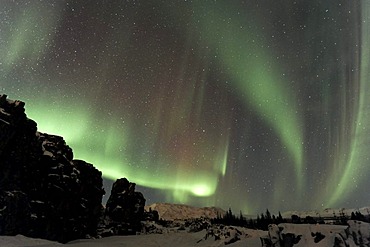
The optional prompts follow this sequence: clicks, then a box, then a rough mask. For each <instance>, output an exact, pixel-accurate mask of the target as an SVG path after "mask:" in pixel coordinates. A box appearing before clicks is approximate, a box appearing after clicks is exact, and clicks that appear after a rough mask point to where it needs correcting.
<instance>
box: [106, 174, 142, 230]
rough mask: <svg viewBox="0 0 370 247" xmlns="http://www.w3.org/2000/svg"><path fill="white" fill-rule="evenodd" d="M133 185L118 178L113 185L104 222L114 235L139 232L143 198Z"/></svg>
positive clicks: (124, 179)
mask: <svg viewBox="0 0 370 247" xmlns="http://www.w3.org/2000/svg"><path fill="white" fill-rule="evenodd" d="M135 185H136V184H135V183H130V182H129V181H128V180H127V179H126V178H120V179H118V180H117V181H116V182H115V183H114V184H113V187H112V191H111V195H110V197H109V199H108V201H107V205H106V210H105V217H106V219H105V220H106V222H107V227H108V228H111V229H112V232H113V233H114V234H117V235H127V234H135V233H136V232H140V231H141V220H143V219H144V206H145V198H144V196H143V194H142V193H140V192H137V191H135Z"/></svg>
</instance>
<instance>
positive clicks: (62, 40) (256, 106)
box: [0, 0, 370, 214]
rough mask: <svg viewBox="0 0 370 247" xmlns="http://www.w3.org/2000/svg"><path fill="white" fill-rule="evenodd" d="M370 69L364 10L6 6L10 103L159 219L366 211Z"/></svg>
mask: <svg viewBox="0 0 370 247" xmlns="http://www.w3.org/2000/svg"><path fill="white" fill-rule="evenodd" d="M369 53H370V1H367V0H356V1H348V0H328V1H323V0H311V1H300V0H296V1H293V0H278V1H276V0H266V1H260V0H245V1H241V0H230V1H226V0H212V1H211V0H198V1H197V0H193V1H191V0H182V1H180V0H178V1H177V0H175V1H174V0H156V1H148V0H105V1H103V0H102V1H98V0H94V1H93V0H90V1H78V0H32V1H30V0H17V1H14V0H3V1H1V3H0V93H3V94H7V95H8V97H9V98H11V99H21V100H23V101H25V102H26V113H27V115H28V117H30V118H32V119H34V120H35V121H36V122H37V123H38V128H39V130H40V131H42V132H47V133H51V134H57V135H61V136H63V137H64V138H65V140H66V141H67V144H68V145H69V146H70V147H71V148H72V149H73V151H74V156H75V158H76V159H83V160H85V161H88V162H90V163H93V164H94V165H95V166H96V167H97V168H98V169H100V170H101V171H102V172H103V175H104V178H105V184H106V186H107V187H109V186H111V184H112V181H114V180H115V179H117V178H121V177H127V178H128V179H129V180H130V181H132V182H135V183H137V189H138V190H139V191H141V192H143V193H144V196H145V197H146V199H147V204H151V203H154V202H164V201H165V202H174V203H186V204H190V205H195V206H211V205H215V206H219V207H223V208H226V209H227V208H228V207H231V208H232V209H234V210H242V211H243V213H248V214H254V213H260V212H264V211H265V210H266V208H268V209H269V210H270V211H272V212H277V211H278V210H280V211H285V210H307V209H324V208H328V207H355V208H356V207H362V206H368V205H370V194H369V189H368V188H370V161H369V158H370V152H369V148H370V130H369V125H370V81H369V80H370V73H369V71H370V69H369V67H370V63H369V62H370V54H369ZM108 190H109V189H107V191H108Z"/></svg>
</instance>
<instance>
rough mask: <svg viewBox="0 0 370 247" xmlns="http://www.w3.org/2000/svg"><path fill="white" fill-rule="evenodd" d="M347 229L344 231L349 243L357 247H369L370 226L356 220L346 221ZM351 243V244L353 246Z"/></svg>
mask: <svg viewBox="0 0 370 247" xmlns="http://www.w3.org/2000/svg"><path fill="white" fill-rule="evenodd" d="M348 225H349V228H348V229H347V230H346V232H347V234H348V235H349V241H350V242H351V243H352V242H353V243H354V244H356V245H357V246H370V224H369V223H366V222H361V221H357V220H349V221H348ZM353 243H352V244H353Z"/></svg>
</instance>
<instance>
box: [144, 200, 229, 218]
mask: <svg viewBox="0 0 370 247" xmlns="http://www.w3.org/2000/svg"><path fill="white" fill-rule="evenodd" d="M150 209H151V210H156V211H157V212H158V214H159V218H160V219H163V220H185V219H196V218H202V217H203V218H210V219H212V218H216V217H217V215H219V216H223V215H224V214H225V210H223V209H221V208H218V207H202V208H199V207H193V206H189V205H184V204H171V203H154V204H151V205H148V206H145V211H149V210H150Z"/></svg>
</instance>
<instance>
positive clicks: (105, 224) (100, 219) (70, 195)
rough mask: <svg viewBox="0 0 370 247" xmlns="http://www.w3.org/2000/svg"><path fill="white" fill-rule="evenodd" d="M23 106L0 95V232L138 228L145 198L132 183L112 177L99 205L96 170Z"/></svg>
mask: <svg viewBox="0 0 370 247" xmlns="http://www.w3.org/2000/svg"><path fill="white" fill-rule="evenodd" d="M24 107H25V103H24V102H21V101H18V100H9V99H7V96H6V95H0V235H16V234H22V235H25V236H28V237H37V238H44V239H49V240H55V241H59V242H68V241H70V240H74V239H78V238H86V237H90V236H98V233H99V232H105V233H107V231H105V230H102V229H106V228H108V229H109V232H110V235H112V234H120V233H122V234H129V233H132V232H135V231H136V230H138V229H137V228H138V227H139V226H138V224H139V222H140V220H141V218H142V217H143V211H144V206H145V199H144V197H143V195H142V194H141V193H139V192H135V191H134V190H135V184H133V183H130V182H128V181H127V179H120V180H117V182H116V183H115V184H114V186H113V191H112V194H111V196H110V198H109V200H108V204H107V207H106V209H104V207H103V206H102V196H103V195H104V193H105V192H104V189H103V180H102V173H101V172H100V171H99V170H97V169H96V168H95V167H94V166H93V165H92V164H89V163H86V162H84V161H82V160H74V159H73V152H72V149H71V148H70V147H69V146H68V145H67V144H66V142H65V141H64V139H63V138H62V137H60V136H55V135H48V134H44V133H40V132H38V131H37V124H36V122H35V121H33V120H31V119H29V118H27V115H26V113H25V108H24ZM61 124H63V123H61ZM108 235H109V234H108Z"/></svg>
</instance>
